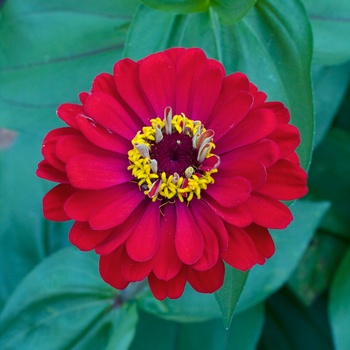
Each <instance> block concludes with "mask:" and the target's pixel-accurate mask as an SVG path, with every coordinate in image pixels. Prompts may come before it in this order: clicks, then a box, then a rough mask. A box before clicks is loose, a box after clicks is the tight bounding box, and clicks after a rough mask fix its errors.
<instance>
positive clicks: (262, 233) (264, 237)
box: [245, 224, 275, 261]
mask: <svg viewBox="0 0 350 350" xmlns="http://www.w3.org/2000/svg"><path fill="white" fill-rule="evenodd" d="M245 230H246V232H247V233H248V234H249V236H250V237H251V238H252V239H253V241H254V244H255V247H256V249H257V251H258V253H259V254H260V255H261V256H262V257H263V258H264V261H265V259H267V258H270V257H271V256H272V255H273V254H274V253H275V244H274V243H273V240H272V237H271V235H270V233H269V231H268V230H267V229H266V228H265V227H261V226H258V225H255V224H252V225H250V226H248V227H246V228H245Z"/></svg>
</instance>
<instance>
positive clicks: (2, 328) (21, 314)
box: [0, 247, 137, 350]
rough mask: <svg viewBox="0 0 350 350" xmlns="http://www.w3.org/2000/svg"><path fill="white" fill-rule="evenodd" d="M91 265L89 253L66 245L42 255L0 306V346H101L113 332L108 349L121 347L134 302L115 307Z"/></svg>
mask: <svg viewBox="0 0 350 350" xmlns="http://www.w3.org/2000/svg"><path fill="white" fill-rule="evenodd" d="M97 269H98V268H97V256H96V255H95V254H93V253H90V254H88V253H85V254H81V253H80V252H79V251H78V250H76V249H75V248H72V247H69V248H65V249H63V250H61V251H59V252H58V253H56V254H54V255H52V256H51V257H49V258H47V259H45V260H44V261H43V262H42V263H41V264H40V265H38V267H37V268H35V269H34V270H33V271H32V272H31V273H30V274H29V275H28V276H27V277H26V278H25V279H24V280H23V281H22V283H21V284H20V285H19V286H18V288H17V289H16V290H15V292H14V293H13V294H12V295H11V297H10V299H9V300H8V302H7V304H6V305H5V308H4V310H3V312H2V314H1V316H0V348H1V349H7V350H10V349H19V348H20V349H23V350H26V349H28V350H29V349H41V348H45V349H48V350H51V349H52V350H53V349H73V348H74V349H87V348H89V349H93V348H95V349H96V348H105V347H106V345H107V344H108V341H109V338H110V336H111V335H112V334H113V335H112V338H111V339H110V340H111V341H112V343H110V345H109V346H110V348H115V347H114V346H113V344H114V345H115V344H116V342H120V343H121V344H124V346H122V347H120V349H127V346H128V344H129V343H130V342H131V340H132V336H133V329H134V328H135V326H136V320H137V316H136V306H135V305H134V306H132V305H128V304H123V305H122V306H118V307H115V298H116V293H115V290H113V289H112V288H111V287H110V286H108V285H106V284H105V283H104V282H103V281H102V280H101V278H100V276H99V275H98V273H97ZM124 323H126V324H127V325H128V327H127V329H125V324H124ZM120 327H122V328H120ZM122 329H123V331H121V330H122ZM130 332H131V333H130Z"/></svg>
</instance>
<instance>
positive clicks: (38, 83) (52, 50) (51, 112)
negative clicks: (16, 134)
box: [0, 0, 137, 133]
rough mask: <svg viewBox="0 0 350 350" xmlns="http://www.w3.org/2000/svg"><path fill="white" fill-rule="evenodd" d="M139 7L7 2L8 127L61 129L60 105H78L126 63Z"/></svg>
mask: <svg viewBox="0 0 350 350" xmlns="http://www.w3.org/2000/svg"><path fill="white" fill-rule="evenodd" d="M136 4H137V1H136V0H132V1H129V2H124V1H114V2H110V1H108V0H102V1H99V3H94V2H89V3H86V1H82V0H79V1H75V2H71V1H68V0H64V1H50V2H47V1H43V0H35V1H34V0H32V1H25V0H12V1H7V2H5V4H4V6H3V8H2V16H1V19H0V37H1V49H0V81H1V84H0V109H1V111H2V114H1V123H2V126H4V127H8V128H11V129H17V130H25V129H30V130H36V131H38V130H40V131H42V133H43V130H45V131H46V130H48V129H49V128H52V127H55V126H57V125H59V121H58V118H56V117H55V111H56V108H57V106H58V105H59V104H60V103H62V102H63V101H72V99H74V100H77V95H78V93H79V92H81V91H84V90H88V89H89V88H90V86H91V81H92V79H93V78H94V77H95V76H96V75H97V74H98V73H100V72H103V71H106V70H108V71H111V70H112V68H113V64H114V63H115V62H116V61H117V60H118V59H120V57H121V53H122V50H123V44H124V39H125V35H126V30H127V28H128V24H129V22H130V20H131V15H132V13H133V11H134V9H135V5H136ZM28 82H30V83H28ZM16 116H17V117H16ZM50 116H51V118H50Z"/></svg>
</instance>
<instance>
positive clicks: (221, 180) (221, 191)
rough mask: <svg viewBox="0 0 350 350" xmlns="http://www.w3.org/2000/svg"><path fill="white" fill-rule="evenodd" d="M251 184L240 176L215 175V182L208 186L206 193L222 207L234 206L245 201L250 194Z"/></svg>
mask: <svg viewBox="0 0 350 350" xmlns="http://www.w3.org/2000/svg"><path fill="white" fill-rule="evenodd" d="M251 190H252V185H251V184H250V182H249V181H248V180H247V179H245V178H244V177H241V176H232V177H226V178H225V177H220V172H219V173H218V174H217V176H216V177H215V184H213V185H210V186H208V188H207V189H206V191H205V192H206V194H207V195H209V196H210V197H212V198H213V199H214V200H215V201H216V202H218V203H219V204H220V205H222V206H223V207H229V208H230V207H235V206H236V205H238V204H240V203H243V202H245V201H246V200H247V199H248V198H249V195H250V192H251Z"/></svg>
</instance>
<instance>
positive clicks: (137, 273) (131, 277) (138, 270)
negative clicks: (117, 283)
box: [120, 251, 154, 282]
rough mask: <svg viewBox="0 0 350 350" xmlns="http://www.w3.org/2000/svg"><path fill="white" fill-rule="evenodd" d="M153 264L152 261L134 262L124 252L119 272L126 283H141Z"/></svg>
mask: <svg viewBox="0 0 350 350" xmlns="http://www.w3.org/2000/svg"><path fill="white" fill-rule="evenodd" d="M153 264H154V260H153V259H150V260H147V261H142V262H139V261H134V260H132V259H131V258H130V257H129V256H128V254H127V252H126V251H124V254H123V261H122V264H121V266H120V270H121V273H122V275H123V277H124V278H125V279H126V280H127V281H130V282H137V281H142V280H143V279H144V278H145V277H147V276H148V275H149V274H150V273H151V271H152V267H153Z"/></svg>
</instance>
